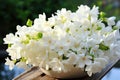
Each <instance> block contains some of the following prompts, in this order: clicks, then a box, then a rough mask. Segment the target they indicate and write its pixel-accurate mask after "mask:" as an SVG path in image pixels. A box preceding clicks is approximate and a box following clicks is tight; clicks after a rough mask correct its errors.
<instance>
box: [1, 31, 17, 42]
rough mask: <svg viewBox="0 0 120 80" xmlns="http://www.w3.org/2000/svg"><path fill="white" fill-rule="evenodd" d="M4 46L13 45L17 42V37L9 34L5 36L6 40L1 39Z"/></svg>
mask: <svg viewBox="0 0 120 80" xmlns="http://www.w3.org/2000/svg"><path fill="white" fill-rule="evenodd" d="M3 40H4V43H5V44H13V43H15V42H16V41H17V37H16V36H14V34H12V33H10V34H8V35H6V38H4V39H3Z"/></svg>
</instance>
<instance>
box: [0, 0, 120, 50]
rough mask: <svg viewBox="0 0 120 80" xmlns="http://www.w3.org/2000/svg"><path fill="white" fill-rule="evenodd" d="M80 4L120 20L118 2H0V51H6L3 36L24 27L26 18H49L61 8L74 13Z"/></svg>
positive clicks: (97, 0)
mask: <svg viewBox="0 0 120 80" xmlns="http://www.w3.org/2000/svg"><path fill="white" fill-rule="evenodd" d="M81 4H84V5H88V6H90V7H91V8H92V6H93V5H96V6H99V7H100V8H99V9H100V11H104V12H106V13H107V16H113V15H114V16H117V19H120V16H119V14H120V0H0V49H6V46H5V45H3V40H2V39H3V38H4V37H5V35H6V34H8V33H10V32H12V33H14V32H15V31H16V25H18V24H19V25H21V26H22V25H25V24H26V21H27V19H28V18H29V19H31V20H34V18H36V17H38V14H42V13H43V12H45V13H46V15H47V17H50V16H51V14H52V13H54V12H56V11H57V10H58V9H61V8H67V9H70V10H72V11H75V10H77V6H79V5H81Z"/></svg>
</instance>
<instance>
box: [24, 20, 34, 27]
mask: <svg viewBox="0 0 120 80" xmlns="http://www.w3.org/2000/svg"><path fill="white" fill-rule="evenodd" d="M32 23H33V22H32V20H30V19H28V20H27V23H26V25H27V26H28V27H31V26H32Z"/></svg>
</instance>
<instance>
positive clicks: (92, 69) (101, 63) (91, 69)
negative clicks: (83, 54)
mask: <svg viewBox="0 0 120 80" xmlns="http://www.w3.org/2000/svg"><path fill="white" fill-rule="evenodd" d="M107 63H108V62H107V60H106V59H104V58H96V59H95V61H94V63H92V64H91V65H87V67H86V69H85V71H87V74H88V75H89V76H91V75H92V74H93V73H97V72H101V70H102V69H103V68H104V67H105V65H106V64H107Z"/></svg>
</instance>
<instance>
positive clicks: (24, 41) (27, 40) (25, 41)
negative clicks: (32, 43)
mask: <svg viewBox="0 0 120 80" xmlns="http://www.w3.org/2000/svg"><path fill="white" fill-rule="evenodd" d="M21 43H23V44H28V43H29V39H26V40H22V41H21Z"/></svg>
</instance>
